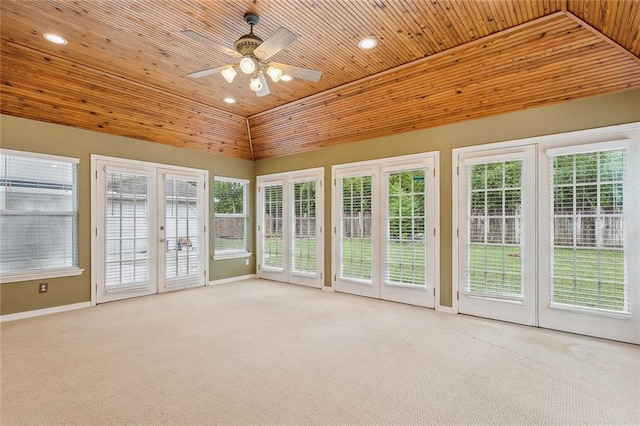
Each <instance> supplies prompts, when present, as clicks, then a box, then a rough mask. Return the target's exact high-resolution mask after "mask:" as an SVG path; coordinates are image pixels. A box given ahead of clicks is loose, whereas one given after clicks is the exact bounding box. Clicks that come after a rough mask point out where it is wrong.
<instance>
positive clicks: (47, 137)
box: [0, 89, 640, 315]
mask: <svg viewBox="0 0 640 426" xmlns="http://www.w3.org/2000/svg"><path fill="white" fill-rule="evenodd" d="M639 105H640V89H637V90H632V91H627V92H623V93H618V94H613V95H606V96H600V97H594V98H588V99H583V100H578V101H571V102H566V103H562V104H557V105H553V106H548V107H541V108H534V109H530V110H525V111H520V112H515V113H508V114H502V115H498V116H494V117H488V118H483V119H478V120H472V121H466V122H461V123H457V124H451V125H447V126H440V127H435V128H431V129H426V130H418V131H413V132H408V133H402V134H397V135H392V136H386V137H381V138H375V139H369V140H364V141H360V142H355V143H349V144H343V145H337V146H334V147H329V148H323V149H319V150H314V151H310V152H307V153H303V154H296V155H291V156H285V157H280V158H274V159H268V160H260V161H256V162H251V161H246V160H239V159H233V158H227V157H221V156H216V155H209V154H203V153H201V152H195V151H190V150H187V149H182V148H177V147H171V146H165V145H161V144H156V143H151V142H145V141H140V140H136V139H131V138H126V137H119V136H112V135H107V134H103V133H97V132H90V131H86V130H80V129H76V128H72V127H64V126H59V125H55V124H49V123H43V122H38V121H33V120H26V119H21V118H16V117H12V116H6V115H1V116H0V146H1V147H3V148H8V149H16V150H23V151H33V152H42V153H47V154H56V155H63V156H69V157H76V158H79V159H80V165H79V179H80V180H79V187H80V191H79V192H80V193H79V230H78V231H79V249H80V250H79V255H80V258H79V262H80V267H81V268H83V269H84V270H85V271H84V273H83V274H82V275H81V276H78V277H68V278H55V279H47V281H48V282H49V292H48V293H46V294H38V287H37V286H38V281H26V282H18V283H8V284H1V285H0V314H2V315H4V314H11V313H15V312H22V311H28V310H34V309H42V308H48V307H53V306H59V305H66V304H72V303H78V302H85V301H88V300H90V298H91V287H90V278H91V270H90V268H91V259H90V245H91V237H90V226H91V223H90V222H91V201H90V200H91V198H90V197H91V195H90V193H91V184H90V182H91V181H90V176H89V175H90V168H91V164H90V155H91V154H99V155H106V156H112V157H120V158H129V159H135V160H142V161H149V162H155V163H163V164H172V165H178V166H186V167H194V168H198V169H205V170H209V178H210V180H212V179H213V176H215V175H219V176H228V177H237V178H244V179H251V180H252V181H251V185H250V187H251V196H250V212H253V213H254V212H255V205H254V200H255V176H257V175H264V174H270V173H279V172H284V171H290V170H300V169H306V168H312V167H324V169H325V179H326V181H327V182H329V179H330V177H331V166H332V165H334V164H343V163H350V162H355V161H364V160H371V159H377V158H386V157H393V156H398V155H406V154H415V153H420V152H429V151H439V152H440V166H439V168H440V196H441V199H440V224H441V229H440V290H441V291H440V303H441V304H442V305H445V306H451V288H452V286H451V267H452V266H451V265H452V255H451V249H452V240H451V229H452V223H451V219H452V217H451V192H452V182H451V151H452V149H453V148H459V147H464V146H470V145H477V144H486V143H492V142H500V141H508V140H514V139H521V138H527V137H533V136H541V135H548V134H554V133H562V132H569V131H575V130H583V129H589V128H595V127H603V126H610V125H615V124H624V123H631V122H637V121H640V106H639ZM331 196H332V195H331V185H325V200H326V203H325V218H326V221H327V223H326V226H327V228H326V229H331V223H330V221H331ZM209 202H210V206H209V207H210V209H209V210H210V212H212V211H213V197H210V200H209ZM254 216H255V214H251V221H250V227H251V228H250V229H251V230H252V232H250V245H251V246H252V247H253V249H252V250H253V251H254V253H255V246H254V235H255V233H254V232H253V230H254V229H255V223H254ZM209 223H211V218H210V220H209ZM325 237H326V238H325V260H326V261H325V277H327V279H326V282H325V285H329V284H330V280H329V277H330V271H331V264H330V259H331V252H330V250H331V240H330V238H331V235H330V233H326V236H325ZM212 243H213V233H210V245H211V244H212ZM211 254H212V252H211V253H210V255H211ZM209 262H210V263H209V268H210V279H211V280H217V279H224V278H228V277H233V276H239V275H246V274H252V273H254V272H255V257H252V258H251V262H250V265H249V266H245V264H244V259H232V260H223V261H213V260H210V261H209Z"/></svg>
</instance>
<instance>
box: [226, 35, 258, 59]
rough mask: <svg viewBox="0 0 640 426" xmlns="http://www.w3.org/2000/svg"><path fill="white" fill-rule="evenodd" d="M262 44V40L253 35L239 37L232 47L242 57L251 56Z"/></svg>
mask: <svg viewBox="0 0 640 426" xmlns="http://www.w3.org/2000/svg"><path fill="white" fill-rule="evenodd" d="M261 44H262V39H261V38H260V37H257V36H255V35H253V33H250V34H247V35H243V36H242V37H240V38H239V39H238V40H237V41H236V42H235V43H234V44H233V46H234V47H235V48H236V51H237V52H238V53H240V54H241V55H242V56H245V55H253V51H254V50H256V48H257V47H258V46H260V45H261Z"/></svg>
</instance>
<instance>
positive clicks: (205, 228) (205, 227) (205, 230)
mask: <svg viewBox="0 0 640 426" xmlns="http://www.w3.org/2000/svg"><path fill="white" fill-rule="evenodd" d="M204 232H205V233H206V232H207V225H205V226H204Z"/></svg>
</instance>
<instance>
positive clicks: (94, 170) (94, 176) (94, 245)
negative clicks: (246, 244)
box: [91, 154, 209, 306]
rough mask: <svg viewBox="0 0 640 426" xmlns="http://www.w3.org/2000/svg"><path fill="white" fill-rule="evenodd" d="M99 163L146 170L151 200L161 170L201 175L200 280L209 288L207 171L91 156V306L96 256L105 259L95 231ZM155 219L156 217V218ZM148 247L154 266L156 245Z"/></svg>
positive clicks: (96, 278) (93, 296)
mask: <svg viewBox="0 0 640 426" xmlns="http://www.w3.org/2000/svg"><path fill="white" fill-rule="evenodd" d="M99 162H103V163H111V164H112V165H113V166H114V167H117V166H118V165H120V166H122V167H133V168H139V169H144V170H147V171H148V173H149V174H150V176H152V177H153V179H152V182H153V183H152V185H153V188H152V189H151V190H152V191H153V194H152V196H153V197H157V194H158V191H159V188H157V186H158V185H157V181H158V179H157V177H158V170H160V169H169V170H171V171H174V172H175V173H177V174H186V175H202V176H203V193H202V195H203V197H204V198H203V199H202V204H203V208H204V212H203V215H204V216H203V223H202V225H203V231H202V232H203V233H202V241H203V244H202V247H201V250H202V253H201V256H202V260H201V261H202V262H203V263H202V267H203V271H202V273H203V280H204V285H208V282H209V280H208V277H209V261H208V259H209V226H208V221H209V213H208V212H209V192H208V189H207V186H208V180H209V171H208V170H201V169H194V168H190V167H184V166H174V165H169V164H161V163H152V162H147V161H140V160H131V159H127V158H119V157H110V156H105V155H98V154H91V305H92V306H95V305H96V304H97V286H98V273H99V263H100V262H101V260H100V258H99V257H98V256H100V255H103V256H104V250H103V249H101V248H100V247H99V238H98V232H99V230H98V227H99V226H100V223H99V222H100V221H99V214H98V208H97V207H98V187H97V185H98V163H99ZM156 206H157V203H156V204H154V205H153V206H151V207H152V208H156ZM156 216H157V215H156ZM153 220H154V219H152V221H153ZM150 226H152V227H154V229H157V228H158V224H157V223H155V222H153V223H151V224H150ZM150 247H151V248H152V251H153V248H154V247H155V251H154V252H153V253H151V256H153V259H154V262H155V263H156V266H157V263H158V260H157V259H158V253H157V244H150ZM154 269H155V270H154V271H153V272H152V273H153V274H155V275H154V276H153V278H152V279H153V280H154V281H155V283H156V288H157V292H159V291H160V289H159V283H158V276H157V273H158V272H157V271H158V270H159V268H158V267H156V268H154Z"/></svg>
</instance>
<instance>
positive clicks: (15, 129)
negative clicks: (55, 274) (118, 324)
mask: <svg viewBox="0 0 640 426" xmlns="http://www.w3.org/2000/svg"><path fill="white" fill-rule="evenodd" d="M0 146H1V147H2V148H7V149H16V150H21V151H32V152H42V153H46V154H55V155H63V156H67V157H75V158H79V159H80V164H79V169H78V175H79V199H78V201H79V218H78V219H79V220H78V238H79V241H78V243H79V265H80V268H83V269H84V273H83V274H82V275H80V276H77V277H64V278H52V279H47V280H46V281H47V282H48V283H49V291H48V293H44V294H38V282H39V281H25V282H16V283H6V284H0V314H2V315H4V314H11V313H15V312H22V311H29V310H33V309H43V308H49V307H53V306H59V305H67V304H72V303H79V302H86V301H89V300H91V287H90V285H91V282H90V280H91V257H90V256H91V253H90V250H91V233H90V232H91V229H90V228H91V180H90V172H91V158H90V156H91V154H99V155H106V156H111V157H119V158H128V159H134V160H142V161H149V162H154V163H162V164H171V165H177V166H185V167H193V168H197V169H203V170H208V171H209V181H210V183H211V181H212V180H213V177H214V176H216V175H217V176H227V177H235V178H242V179H252V182H251V185H250V188H251V192H252V194H251V195H250V211H253V210H254V207H253V200H254V199H255V196H254V195H253V193H254V191H255V189H254V186H255V185H254V182H253V179H254V163H253V162H252V161H248V160H240V159H235V158H228V157H222V156H218V155H212V154H205V153H202V152H196V151H192V150H188V149H184V148H177V147H173V146H167V145H161V144H157V143H152V142H145V141H141V140H136V139H131V138H126V137H120V136H112V135H107V134H104V133H97V132H90V131H87V130H81V129H76V128H73V127H65V126H59V125H55V124H49V123H43V122H39V121H34V120H27V119H22V118H17V117H12V116H7V115H2V116H0ZM209 204H210V205H209V211H210V212H213V197H212V196H209ZM251 216H252V219H251V220H252V221H251V223H250V226H251V228H250V229H253V228H254V223H253V215H251ZM209 223H210V224H211V223H212V217H210V218H209ZM250 235H251V236H250V241H249V243H250V245H251V246H252V245H253V234H250ZM209 240H210V241H209V245H210V247H212V244H213V233H212V232H210V233H209ZM209 254H210V255H213V251H212V250H210V253H209ZM209 271H210V272H209V279H210V280H218V279H224V278H228V277H233V276H239V275H246V274H252V273H254V271H255V265H254V261H253V257H252V258H251V262H250V265H249V266H246V265H245V259H229V260H219V261H213V260H212V259H210V260H209Z"/></svg>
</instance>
